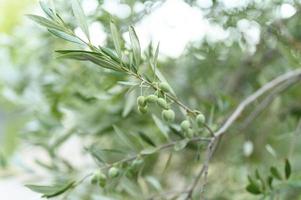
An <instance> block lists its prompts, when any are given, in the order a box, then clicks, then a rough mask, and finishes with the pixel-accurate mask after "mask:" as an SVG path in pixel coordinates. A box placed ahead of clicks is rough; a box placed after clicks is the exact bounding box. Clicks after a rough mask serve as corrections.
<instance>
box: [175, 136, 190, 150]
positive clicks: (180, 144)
mask: <svg viewBox="0 0 301 200" xmlns="http://www.w3.org/2000/svg"><path fill="white" fill-rule="evenodd" d="M188 142H189V139H187V138H186V139H184V140H181V141H179V142H177V143H176V144H175V146H174V150H175V151H180V150H182V149H184V148H185V147H186V146H187V144H188Z"/></svg>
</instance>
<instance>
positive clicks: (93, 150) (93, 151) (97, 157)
mask: <svg viewBox="0 0 301 200" xmlns="http://www.w3.org/2000/svg"><path fill="white" fill-rule="evenodd" d="M86 150H87V151H88V152H89V153H90V154H91V156H92V157H93V158H94V159H95V160H96V161H97V162H98V163H100V164H105V163H106V161H105V160H104V159H103V157H102V154H101V152H99V151H98V149H97V148H95V147H94V146H91V147H90V148H86Z"/></svg>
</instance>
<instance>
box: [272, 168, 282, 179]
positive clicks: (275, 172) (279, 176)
mask: <svg viewBox="0 0 301 200" xmlns="http://www.w3.org/2000/svg"><path fill="white" fill-rule="evenodd" d="M270 172H271V174H272V176H273V177H274V178H276V179H278V180H282V177H281V175H280V172H279V171H278V169H277V168H276V167H271V168H270Z"/></svg>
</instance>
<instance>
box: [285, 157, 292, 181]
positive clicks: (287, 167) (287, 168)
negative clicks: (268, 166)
mask: <svg viewBox="0 0 301 200" xmlns="http://www.w3.org/2000/svg"><path fill="white" fill-rule="evenodd" d="M291 171H292V169H291V164H290V162H289V160H288V159H285V166H284V172H285V178H286V179H289V177H290V176H291Z"/></svg>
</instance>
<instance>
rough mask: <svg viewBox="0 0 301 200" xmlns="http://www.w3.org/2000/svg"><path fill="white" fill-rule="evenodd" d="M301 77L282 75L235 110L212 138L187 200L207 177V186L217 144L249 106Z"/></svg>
mask: <svg viewBox="0 0 301 200" xmlns="http://www.w3.org/2000/svg"><path fill="white" fill-rule="evenodd" d="M300 77H301V69H296V70H293V71H290V72H287V73H285V74H282V75H280V76H278V77H276V78H275V79H273V80H272V81H270V82H268V83H266V84H265V85H264V86H262V87H261V88H260V89H258V90H257V91H256V92H254V93H253V94H252V95H250V96H248V97H247V98H246V99H245V100H243V101H242V102H241V103H240V104H239V105H238V106H237V108H236V109H235V110H234V112H233V113H232V114H231V115H230V117H229V118H228V119H227V120H226V122H225V123H224V124H223V125H222V126H221V128H219V129H218V130H217V131H216V132H215V134H214V137H213V138H212V140H211V142H210V143H209V144H208V146H207V150H206V157H205V161H204V164H203V166H202V168H201V169H200V171H199V173H198V174H197V176H196V178H195V179H194V181H193V183H192V185H191V187H190V189H189V193H188V195H187V197H186V200H189V199H191V198H192V195H193V192H194V190H195V188H196V187H197V184H198V182H199V180H200V179H201V178H202V177H203V175H204V174H205V175H204V176H205V183H204V184H203V187H204V186H205V185H206V179H207V174H208V166H209V163H210V160H211V159H212V156H213V153H214V151H215V148H216V145H215V144H216V142H217V141H218V140H219V139H220V138H221V136H223V135H224V134H225V133H226V131H227V130H228V129H229V128H230V127H231V125H232V124H233V123H234V122H235V121H236V120H237V118H238V117H239V116H240V115H241V113H242V112H243V111H244V110H245V108H246V107H247V106H249V105H250V104H252V103H253V102H254V101H255V100H256V99H258V98H259V97H261V96H262V95H263V94H265V93H266V92H268V91H270V90H271V89H273V88H275V87H277V86H279V85H280V84H282V83H284V82H286V81H288V80H289V81H291V80H292V79H296V78H297V79H298V78H300ZM203 190H204V188H201V192H202V191H203Z"/></svg>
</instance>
